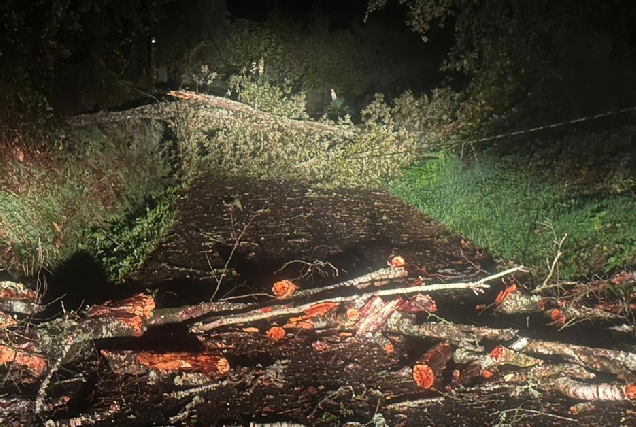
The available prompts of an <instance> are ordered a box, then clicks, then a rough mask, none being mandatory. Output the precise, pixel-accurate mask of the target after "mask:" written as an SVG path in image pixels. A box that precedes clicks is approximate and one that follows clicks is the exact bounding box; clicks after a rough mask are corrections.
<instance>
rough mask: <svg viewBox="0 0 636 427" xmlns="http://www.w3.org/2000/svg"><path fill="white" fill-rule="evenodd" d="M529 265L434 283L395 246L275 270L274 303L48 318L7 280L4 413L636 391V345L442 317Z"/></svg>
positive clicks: (300, 410)
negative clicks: (310, 271)
mask: <svg viewBox="0 0 636 427" xmlns="http://www.w3.org/2000/svg"><path fill="white" fill-rule="evenodd" d="M522 269H523V268H522V267H515V268H511V269H509V270H506V271H502V272H500V273H497V274H494V275H491V276H488V277H484V278H481V279H477V280H474V281H467V282H461V283H439V284H431V283H424V281H423V279H422V278H412V277H409V272H408V271H407V269H405V268H404V261H403V260H402V259H401V258H400V257H395V258H394V259H393V260H392V261H391V265H389V266H388V267H387V268H382V269H380V270H377V271H375V272H372V273H369V274H366V275H364V276H361V277H358V278H355V279H353V280H348V281H345V282H341V283H336V284H334V285H331V286H327V287H323V288H315V289H314V288H312V289H305V290H301V289H299V287H298V286H297V285H296V284H294V283H292V282H290V281H281V282H278V283H276V284H274V286H273V294H272V295H271V297H270V299H268V300H265V301H257V302H229V301H218V302H217V301H215V302H205V303H201V304H198V305H193V306H187V307H178V308H161V309H157V308H156V307H155V301H154V299H153V298H152V297H151V296H148V295H142V294H139V295H134V296H132V297H130V298H128V299H126V300H122V301H116V302H107V303H104V304H102V305H95V306H92V307H90V308H88V309H87V310H86V311H84V312H81V313H66V314H65V315H64V316H62V317H59V318H56V319H52V320H40V321H35V320H34V317H33V316H34V315H35V314H36V313H37V312H38V311H39V310H40V309H41V306H40V305H39V304H38V299H37V295H36V294H35V293H33V292H31V291H28V290H26V289H25V288H24V287H23V286H21V285H20V284H18V283H15V282H1V283H0V298H1V301H0V308H1V309H2V314H1V315H0V322H1V323H2V325H3V329H2V331H1V332H0V334H1V336H2V342H1V343H0V363H1V364H2V376H3V378H4V382H3V385H2V395H0V424H2V425H37V424H39V423H45V424H46V425H48V426H71V425H98V424H101V423H111V424H112V423H115V424H118V425H147V424H153V423H154V424H161V423H164V424H165V423H170V424H183V425H191V424H192V423H193V420H194V419H198V420H207V421H206V422H209V423H210V422H212V423H214V422H220V421H219V420H221V419H222V420H226V421H227V420H230V421H231V422H235V423H242V422H246V420H257V419H269V418H271V417H274V418H276V419H281V418H284V419H286V420H287V421H290V422H302V423H306V424H312V425H330V424H331V425H334V423H335V424H338V423H342V422H344V421H347V420H366V421H367V422H369V421H372V420H375V421H376V424H377V422H379V421H378V419H379V418H378V417H380V416H382V414H383V413H384V414H385V415H387V414H391V413H393V414H395V413H396V412H400V411H401V414H402V415H403V416H406V415H405V414H407V413H409V412H408V411H410V410H418V409H417V408H419V410H421V407H422V406H426V405H429V404H431V405H433V404H443V403H444V400H445V399H452V398H453V397H452V396H453V395H457V394H459V393H465V392H466V390H482V392H485V391H487V390H489V389H492V388H493V387H499V388H501V389H506V390H508V391H509V392H511V393H513V392H515V393H517V392H519V390H521V389H523V388H524V387H525V386H527V384H529V383H531V384H532V386H533V388H536V389H538V390H541V391H542V392H555V393H561V394H562V395H564V396H567V397H570V398H574V399H578V400H591V401H596V400H629V399H635V398H636V377H635V372H636V354H634V353H630V352H625V351H619V350H609V349H601V348H594V347H588V346H583V345H571V344H566V343H562V342H557V341H547V340H539V339H531V338H529V337H524V336H522V335H521V334H520V333H519V331H517V330H515V329H512V328H504V329H499V328H491V327H487V326H478V325H464V324H458V323H453V322H450V321H447V320H444V319H442V318H440V317H438V315H437V314H436V313H437V312H438V302H437V301H436V295H438V294H440V293H449V292H452V293H454V294H455V296H457V295H461V293H462V292H466V296H467V297H468V296H472V297H473V298H474V297H475V295H474V294H476V295H477V296H479V295H482V294H483V292H484V290H486V289H488V288H489V287H490V285H489V283H492V282H494V281H495V280H499V281H501V280H502V279H505V278H509V277H511V276H512V275H514V274H515V273H517V272H519V271H521V270H522ZM623 279H624V280H623ZM623 279H621V280H623V282H621V283H625V281H627V280H628V279H625V278H623ZM632 279H633V278H632ZM253 300H254V299H253V298H252V301H253ZM513 304H518V306H519V307H521V308H520V312H525V310H528V309H529V308H531V309H532V310H540V309H541V307H543V309H544V310H545V311H546V313H547V315H549V316H553V310H554V309H553V308H551V306H550V304H549V301H548V302H546V301H543V300H541V297H538V296H532V295H522V294H521V293H520V291H518V290H517V289H516V288H514V289H513V286H509V287H508V288H506V289H505V290H504V291H503V292H502V293H501V294H500V295H499V297H498V298H497V301H495V303H494V304H492V306H495V310H497V309H498V308H501V309H502V311H508V312H509V311H510V310H511V308H510V307H511V306H512V305H513ZM484 306H487V304H484ZM28 308H30V309H31V312H28V310H27V309H28ZM502 315H503V314H502ZM556 320H558V321H559V322H560V321H561V320H563V319H560V318H557V319H556ZM559 324H561V323H558V324H557V326H558V325H559ZM175 326H183V327H181V328H180V329H178V328H175ZM170 334H172V335H170ZM151 337H154V339H153V338H151ZM168 341H170V342H168ZM179 346H182V348H179ZM168 347H170V349H168ZM175 348H177V349H176V350H175ZM599 373H602V374H604V375H603V380H596V376H597V374H599ZM440 392H443V393H442V394H440ZM87 396H89V397H87ZM149 408H150V409H149ZM408 408H411V409H408ZM134 417H136V418H134ZM144 417H145V418H144ZM133 418H134V419H136V420H137V421H136V422H132V421H131V419H133ZM144 423H145V424H144ZM405 425H409V424H408V423H406V424H405Z"/></svg>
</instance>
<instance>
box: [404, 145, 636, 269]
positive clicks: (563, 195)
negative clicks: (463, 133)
mask: <svg viewBox="0 0 636 427" xmlns="http://www.w3.org/2000/svg"><path fill="white" fill-rule="evenodd" d="M392 192H393V193H394V194H396V195H398V196H400V197H402V198H403V199H405V200H406V201H407V202H409V203H411V204H412V205H414V206H416V207H417V208H419V209H420V210H422V211H423V212H425V213H427V214H429V215H431V216H432V217H433V218H435V219H437V220H439V221H440V222H442V223H443V224H445V225H446V226H447V227H448V228H449V229H451V230H452V231H454V232H457V233H460V234H462V235H465V236H466V237H467V238H469V239H471V240H473V241H475V242H476V243H477V244H478V245H480V246H483V247H486V248H488V249H489V250H490V251H491V252H492V253H493V254H495V255H497V256H501V257H503V258H507V259H512V260H515V261H518V262H522V263H524V264H527V265H532V266H535V267H537V268H538V269H547V262H546V261H548V260H549V261H551V260H552V257H553V251H554V245H555V240H559V239H560V238H561V237H562V236H563V235H565V234H566V233H567V239H566V240H565V243H564V246H563V256H562V257H561V258H560V262H559V266H558V267H559V277H560V278H561V279H569V278H575V277H579V276H587V275H590V274H593V273H599V272H603V271H610V270H615V269H620V268H624V267H627V266H631V265H633V264H634V262H635V260H636V221H634V212H636V199H635V198H634V197H633V195H632V194H607V193H589V192H585V191H581V189H580V188H573V187H563V186H559V185H556V184H555V183H550V182H548V181H546V180H543V179H541V178H539V177H538V176H537V174H534V173H532V171H531V170H529V168H528V167H527V165H524V164H523V162H522V159H521V158H515V157H508V158H507V159H501V158H494V157H493V156H490V155H488V154H483V155H480V156H479V157H478V159H477V161H474V162H472V163H471V164H469V165H467V164H466V163H465V162H462V161H461V160H460V159H459V158H458V157H457V156H455V155H454V154H451V153H441V154H440V155H439V157H437V158H435V159H431V160H427V161H425V162H422V163H420V164H419V165H417V166H415V167H412V168H411V169H409V170H408V171H407V172H406V173H405V175H404V177H403V178H402V179H401V180H400V181H399V182H398V183H396V184H395V185H394V186H393V187H392Z"/></svg>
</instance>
